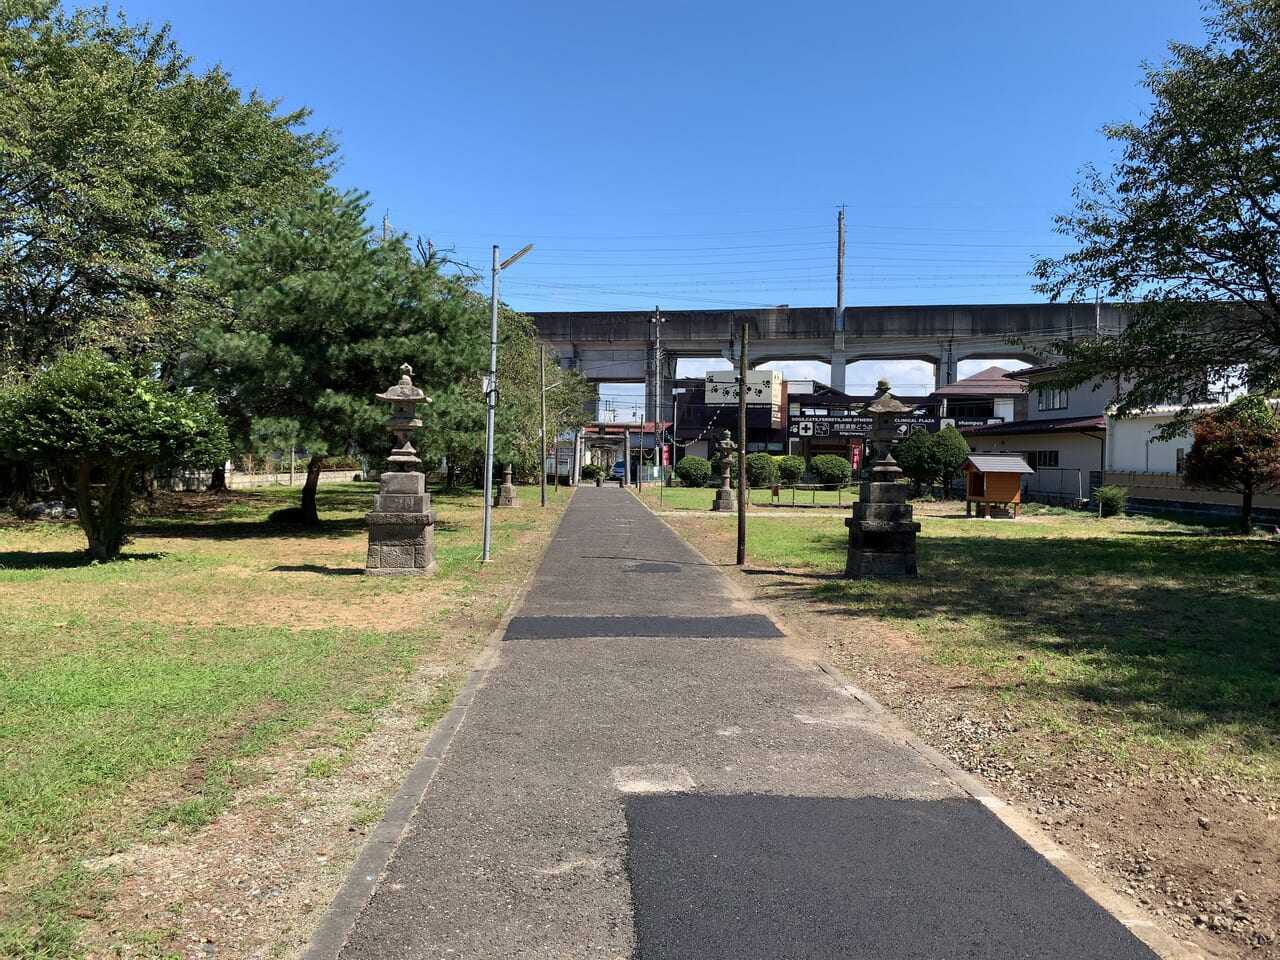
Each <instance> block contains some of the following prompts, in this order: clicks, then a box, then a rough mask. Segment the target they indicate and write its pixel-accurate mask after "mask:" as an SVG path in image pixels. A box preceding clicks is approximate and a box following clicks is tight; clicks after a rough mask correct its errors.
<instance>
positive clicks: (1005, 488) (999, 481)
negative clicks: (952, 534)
mask: <svg viewBox="0 0 1280 960" xmlns="http://www.w3.org/2000/svg"><path fill="white" fill-rule="evenodd" d="M964 472H965V474H966V481H965V491H964V515H965V516H966V517H971V516H973V508H974V504H977V506H978V516H980V517H989V516H993V515H994V512H995V511H997V510H998V511H1001V512H1002V513H1004V514H1005V515H1006V516H1007V515H1008V514H1009V512H1010V511H1012V513H1013V516H1015V517H1016V516H1017V515H1018V507H1019V506H1021V504H1022V475H1023V474H1025V473H1035V471H1034V470H1032V469H1031V468H1030V467H1029V466H1027V461H1025V460H1023V459H1022V457H1020V456H1018V455H1017V454H1016V453H974V454H970V455H969V457H968V458H967V459H966V460H965V462H964Z"/></svg>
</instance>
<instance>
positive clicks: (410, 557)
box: [364, 473, 436, 577]
mask: <svg viewBox="0 0 1280 960" xmlns="http://www.w3.org/2000/svg"><path fill="white" fill-rule="evenodd" d="M365 520H366V521H368V523H369V558H368V560H367V561H366V563H365V568H364V569H365V573H368V574H371V575H373V576H388V575H399V576H414V577H425V576H430V575H431V574H432V573H434V572H435V569H436V545H435V522H436V512H435V511H434V510H432V509H431V494H429V493H427V492H426V477H425V476H424V475H423V474H421V473H384V474H383V475H382V486H381V488H380V492H379V493H378V494H377V496H375V497H374V498H373V511H372V512H371V513H368V514H366V515H365Z"/></svg>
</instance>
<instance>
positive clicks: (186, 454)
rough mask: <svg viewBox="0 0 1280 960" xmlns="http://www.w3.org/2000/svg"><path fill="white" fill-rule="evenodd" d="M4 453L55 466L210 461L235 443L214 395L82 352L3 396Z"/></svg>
mask: <svg viewBox="0 0 1280 960" xmlns="http://www.w3.org/2000/svg"><path fill="white" fill-rule="evenodd" d="M0 451H3V452H5V453H7V454H9V455H11V456H16V457H20V458H22V459H26V460H30V461H32V462H34V463H37V464H41V465H46V466H52V467H62V466H64V465H66V464H68V463H74V464H87V465H91V466H95V467H104V468H110V467H112V465H113V464H116V463H119V462H122V461H128V462H129V463H132V464H138V465H141V464H158V463H168V464H174V465H191V466H211V465H213V464H214V463H216V462H219V461H221V460H224V459H225V458H226V456H227V454H228V446H227V437H226V430H225V428H224V427H223V425H222V421H221V418H220V417H219V416H218V413H217V410H216V409H215V407H214V405H213V402H212V400H211V398H209V397H208V396H207V395H204V394H200V393H187V392H185V391H176V392H175V391H168V390H165V389H164V388H163V386H162V385H161V384H160V383H159V382H157V381H156V380H154V379H153V378H151V377H150V375H149V374H148V373H147V372H146V370H145V367H144V365H142V364H132V365H131V364H126V363H113V362H111V361H110V360H108V359H107V358H106V357H105V356H103V355H102V354H99V353H96V352H92V351H78V352H71V353H67V354H64V355H63V356H62V357H60V358H59V359H58V360H57V361H56V362H55V363H54V364H52V365H51V366H50V367H48V368H46V369H45V370H42V371H40V372H39V373H37V374H36V375H35V376H34V377H32V378H31V379H30V380H29V381H28V382H27V383H25V384H23V385H21V386H12V387H10V388H8V389H7V390H6V391H5V392H4V393H3V394H0Z"/></svg>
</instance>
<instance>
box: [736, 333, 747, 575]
mask: <svg viewBox="0 0 1280 960" xmlns="http://www.w3.org/2000/svg"><path fill="white" fill-rule="evenodd" d="M747 330H748V327H747V322H746V321H745V320H744V321H743V322H742V356H741V357H740V358H739V359H738V566H742V565H743V564H745V563H746V562H747Z"/></svg>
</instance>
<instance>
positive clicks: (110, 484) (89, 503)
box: [75, 464, 134, 561]
mask: <svg viewBox="0 0 1280 960" xmlns="http://www.w3.org/2000/svg"><path fill="white" fill-rule="evenodd" d="M133 472H134V468H133V467H132V466H126V467H123V468H117V469H115V470H114V471H110V472H108V473H107V475H106V476H105V477H104V478H103V479H104V481H105V482H104V483H102V484H101V485H100V487H98V486H97V485H95V484H94V483H93V482H92V480H93V468H92V467H90V466H89V465H87V464H80V465H79V466H78V467H77V468H76V491H75V493H76V509H77V510H78V511H79V513H80V529H82V530H83V531H84V535H85V538H86V539H87V540H88V541H89V555H90V556H91V557H93V559H95V560H102V561H106V560H114V559H115V558H116V557H118V556H119V555H120V551H121V549H122V548H123V547H124V545H125V543H126V542H127V540H128V538H127V537H126V536H125V525H126V524H127V523H128V521H129V504H130V501H131V498H132V495H133V491H132V490H131V482H132V480H133V476H132V474H133Z"/></svg>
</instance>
